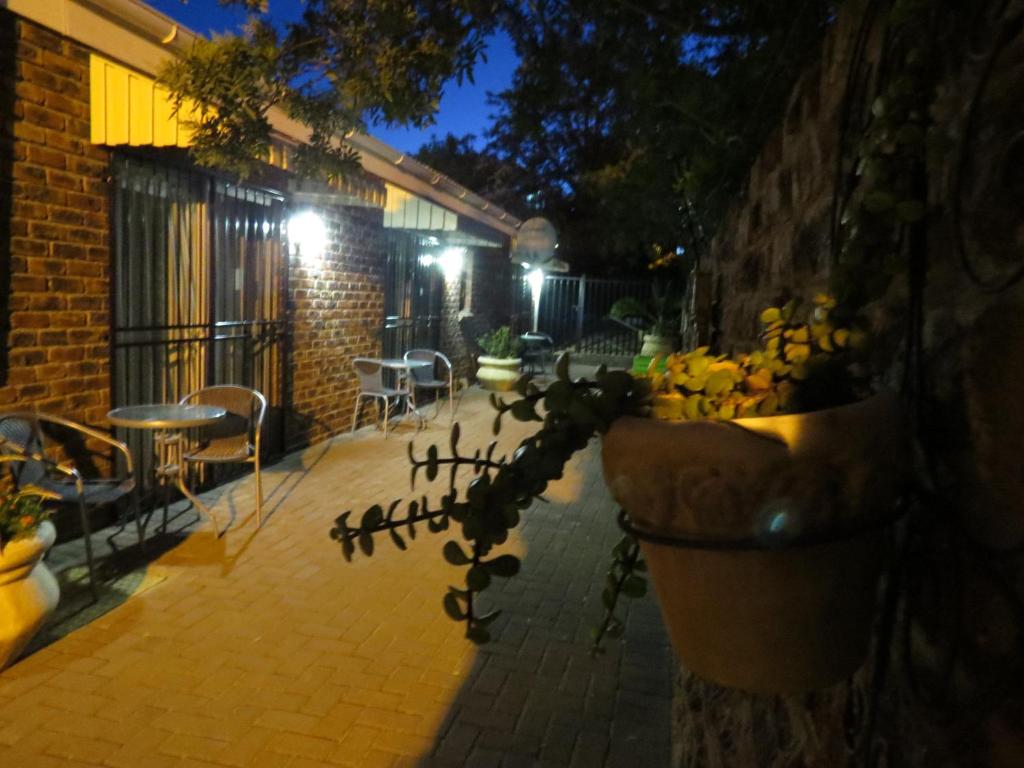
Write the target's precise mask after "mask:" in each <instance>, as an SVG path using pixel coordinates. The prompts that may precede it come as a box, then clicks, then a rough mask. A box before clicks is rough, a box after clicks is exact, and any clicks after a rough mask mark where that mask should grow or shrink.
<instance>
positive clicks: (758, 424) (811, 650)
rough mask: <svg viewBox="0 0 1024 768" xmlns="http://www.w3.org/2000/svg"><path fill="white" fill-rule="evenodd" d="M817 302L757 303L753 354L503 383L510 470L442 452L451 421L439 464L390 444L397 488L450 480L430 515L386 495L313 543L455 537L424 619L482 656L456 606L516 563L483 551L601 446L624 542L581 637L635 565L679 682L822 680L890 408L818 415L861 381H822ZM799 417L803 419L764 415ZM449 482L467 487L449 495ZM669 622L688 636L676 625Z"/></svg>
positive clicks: (887, 467)
mask: <svg viewBox="0 0 1024 768" xmlns="http://www.w3.org/2000/svg"><path fill="white" fill-rule="evenodd" d="M832 304H833V302H832V300H831V299H830V298H828V297H825V296H822V297H818V299H817V301H816V303H815V305H814V307H813V310H812V312H811V317H810V318H809V319H808V320H807V321H805V322H797V321H796V319H795V314H796V307H795V305H794V304H793V303H790V304H788V305H786V306H785V307H782V308H769V309H768V310H765V312H764V313H762V316H761V319H762V321H763V322H764V324H765V334H764V347H763V348H762V349H759V350H756V351H755V352H752V353H751V354H749V355H745V356H741V357H739V358H735V359H732V360H729V359H726V358H725V357H723V356H712V355H709V354H708V350H707V348H701V349H698V350H694V351H693V352H691V353H687V354H685V355H676V356H672V357H670V358H669V359H668V361H667V365H666V367H665V369H664V370H665V373H664V374H660V373H656V372H654V371H656V370H657V367H658V366H657V365H656V364H653V365H652V366H651V367H652V374H651V375H650V376H645V377H641V378H634V377H633V376H631V375H630V374H629V373H627V372H625V371H607V370H604V369H599V371H598V373H597V376H596V379H595V380H594V381H587V380H575V381H573V380H571V379H570V377H569V375H568V359H567V358H566V357H564V356H563V357H562V358H561V359H560V360H559V362H558V364H557V366H556V372H557V380H556V381H554V382H553V383H551V384H550V385H549V386H548V387H547V388H546V389H545V390H543V391H542V390H540V389H538V388H537V387H536V386H535V385H534V384H533V383H532V382H531V381H530V380H529V379H528V378H527V377H523V378H520V379H519V380H518V381H517V383H516V390H517V392H518V393H519V394H520V395H521V396H522V397H521V399H519V400H516V401H514V402H505V401H503V400H501V399H500V398H498V397H497V396H495V395H492V403H493V405H494V406H495V408H496V409H497V410H498V415H497V418H496V420H495V430H496V431H497V430H498V429H499V428H500V423H501V419H502V417H503V416H504V415H505V414H511V416H512V417H513V418H516V419H518V420H522V421H538V422H541V427H540V428H539V430H538V431H537V433H536V434H534V435H532V436H531V437H528V438H527V439H525V440H523V441H522V443H521V444H520V446H519V447H518V448H517V450H516V451H515V452H514V453H513V454H512V455H511V456H509V457H496V456H494V450H495V449H494V446H493V445H492V447H491V448H489V449H488V450H487V452H486V453H481V452H480V451H476V452H475V453H474V454H472V455H465V454H462V453H460V452H459V446H458V443H459V427H458V425H457V424H456V425H455V426H454V427H453V429H452V435H451V442H450V454H449V455H447V456H442V455H441V454H440V452H439V451H438V449H437V447H436V446H430V447H429V448H428V450H427V452H426V454H425V455H424V456H423V457H416V456H415V455H413V453H412V451H411V450H410V461H411V463H412V467H413V472H412V474H413V480H414V481H415V478H416V476H417V474H418V473H419V472H420V471H423V473H424V474H425V475H426V476H427V478H428V479H429V480H432V479H434V478H435V477H436V476H437V474H438V472H439V471H440V469H441V467H442V466H447V467H449V468H450V480H449V491H448V493H447V494H446V495H445V496H444V497H443V498H442V499H441V500H440V501H439V502H438V503H437V504H435V505H431V503H430V502H429V501H428V500H427V499H426V498H423V499H422V500H421V501H413V502H411V503H410V504H409V505H408V506H407V508H406V510H405V511H404V513H403V512H402V511H400V509H399V506H400V505H399V502H398V501H396V502H394V503H392V504H391V505H390V506H389V507H388V509H387V510H385V509H384V508H383V507H381V506H374V507H371V508H370V509H369V510H367V511H366V512H365V513H364V514H363V515H362V517H361V518H360V519H359V521H358V522H356V521H355V520H353V518H352V515H351V513H350V512H346V513H344V514H342V515H341V516H339V517H338V518H337V520H336V521H335V527H334V528H333V530H332V536H333V537H334V538H335V539H337V540H338V541H339V542H340V543H341V546H342V550H343V554H344V555H345V556H346V557H351V556H352V555H353V554H354V552H355V549H356V547H359V548H360V549H361V550H362V552H363V553H364V554H371V553H372V552H373V549H374V538H373V537H374V535H375V534H377V533H380V532H383V531H387V532H388V533H389V535H390V536H391V538H392V539H393V540H394V541H395V543H396V545H398V546H400V547H404V546H405V540H404V537H403V533H408V534H411V535H414V534H415V528H416V526H417V525H418V524H426V525H427V526H428V527H429V529H430V530H431V531H434V532H439V531H443V530H446V529H448V528H449V527H450V526H456V527H458V528H459V529H460V530H461V533H462V536H463V538H464V539H465V540H466V542H467V544H468V548H465V547H463V546H462V545H460V544H458V543H457V542H454V541H450V542H448V543H447V544H446V545H445V546H444V549H443V554H444V556H445V558H446V559H447V560H448V561H449V562H450V563H452V564H454V565H458V566H463V567H465V568H466V569H467V572H466V580H465V584H463V585H459V586H453V587H451V588H450V589H449V592H448V594H447V595H446V596H445V599H444V609H445V611H446V612H447V613H448V615H449V616H450V617H452V618H453V619H455V620H458V621H462V622H465V624H466V633H467V636H468V637H469V638H471V639H472V640H474V641H477V642H486V641H487V639H488V637H489V631H488V629H487V627H488V626H489V624H490V623H491V622H492V621H493V620H494V618H495V616H496V614H495V613H491V614H488V615H480V613H479V610H478V608H477V607H476V606H478V605H479V602H478V601H475V596H476V595H477V594H478V593H479V592H481V591H482V590H485V589H486V588H487V587H488V585H489V584H490V583H491V581H492V580H493V579H494V578H500V577H509V576H512V575H514V574H515V573H516V572H517V571H518V568H519V562H518V560H517V559H516V558H515V557H513V556H512V555H507V554H505V555H497V556H495V555H494V554H493V550H494V548H495V547H497V546H500V545H501V544H502V543H504V541H505V540H506V539H507V537H508V533H509V530H510V529H511V528H512V527H514V526H515V525H517V524H518V522H519V519H520V514H521V511H522V510H524V509H526V508H527V507H529V506H530V505H531V504H532V503H533V501H534V500H535V499H536V498H537V497H539V496H540V495H541V494H543V493H544V490H545V488H546V487H547V483H548V482H550V481H551V480H555V479H557V478H559V477H561V474H562V469H563V467H564V465H565V463H566V462H567V461H568V459H569V458H570V457H571V456H572V455H573V453H575V452H576V451H577V450H579V449H581V448H583V447H584V446H586V445H587V443H588V442H589V441H590V439H591V438H592V437H593V436H595V435H598V434H600V435H604V436H605V437H604V450H603V462H604V468H605V473H606V480H607V482H608V485H609V488H610V489H611V491H612V494H613V496H614V497H615V498H616V499H617V500H618V501H619V502H620V503H622V504H623V505H624V506H625V508H626V509H627V510H628V512H629V513H630V515H628V516H624V519H623V524H624V527H626V529H627V531H628V532H629V534H630V535H627V537H626V538H625V539H624V540H623V542H621V543H620V545H619V546H617V547H616V549H615V552H614V558H615V559H614V563H613V566H612V569H611V571H610V573H609V584H608V586H607V588H606V590H605V593H604V595H603V599H604V603H605V607H606V609H607V614H606V616H605V619H604V622H603V623H602V625H601V627H600V628H599V629H598V630H597V633H596V634H597V638H596V640H597V643H600V641H601V640H602V639H603V638H604V637H605V636H616V635H618V634H619V633H621V631H622V624H621V622H620V621H619V619H618V618H617V617H616V615H615V608H616V604H617V601H618V599H619V596H620V595H623V594H625V595H627V596H636V595H640V594H643V592H644V591H645V589H646V582H645V581H644V579H643V576H642V574H643V572H644V571H645V570H646V567H647V566H646V564H645V560H646V561H648V562H649V563H650V568H651V572H652V576H653V578H654V583H655V588H656V591H657V595H658V597H659V600H660V602H661V606H662V611H663V614H664V615H665V619H666V623H667V624H668V625H669V628H670V634H671V636H672V638H673V641H674V643H675V647H676V650H677V652H678V654H679V655H680V657H681V658H682V659H683V661H684V663H689V664H691V665H693V668H694V671H696V672H698V673H701V674H703V675H705V676H707V677H709V678H710V679H713V680H715V681H716V682H720V683H724V684H726V685H733V686H737V687H741V688H745V689H749V690H757V691H778V692H781V691H795V690H809V689H811V688H815V687H821V686H824V685H827V684H830V683H832V682H835V681H836V680H838V679H841V678H842V677H843V676H845V675H846V674H848V673H849V672H850V671H851V670H852V669H853V668H855V667H856V666H857V665H858V664H859V663H860V661H861V660H862V659H863V655H864V652H865V650H866V644H867V637H868V634H869V632H870V627H871V618H872V615H873V607H874V589H873V586H874V583H875V580H876V578H877V575H878V572H879V559H878V556H877V553H878V551H879V546H878V544H879V537H880V535H881V531H882V530H883V528H884V526H885V524H886V523H887V522H888V520H889V519H890V514H891V510H892V508H893V506H892V505H893V502H894V496H895V492H896V487H897V484H898V480H899V475H900V467H901V466H902V464H903V463H904V462H903V456H904V451H903V448H902V440H901V439H900V434H901V433H900V428H899V419H898V417H897V409H896V408H895V403H894V402H893V400H892V399H890V398H886V397H882V398H875V399H868V400H865V401H863V402H859V403H858V402H854V403H853V404H847V405H844V406H839V407H832V408H823V406H832V405H833V402H831V401H834V400H836V399H838V400H839V401H840V402H842V401H843V400H848V401H856V400H857V398H858V397H859V396H860V395H862V394H863V390H862V387H863V384H864V383H863V382H862V381H860V380H859V379H858V378H857V377H855V376H849V375H845V376H840V373H841V372H843V371H847V372H848V371H849V370H851V366H852V365H853V361H854V359H855V357H856V351H857V349H858V348H860V347H861V346H862V343H863V342H862V336H863V335H862V334H860V333H858V332H856V331H852V330H849V329H846V328H837V327H835V326H834V325H833V324H832V322H831V321H830V319H829V312H830V309H831V307H832ZM825 395H828V396H829V397H828V398H826V397H825ZM539 409H543V415H542V414H541V413H539V412H538V411H539ZM804 409H816V411H817V412H816V413H811V414H807V415H806V416H797V415H780V414H784V413H785V412H786V411H789V410H804ZM652 416H653V417H655V418H651V417H652ZM663 419H672V420H676V421H678V422H679V423H676V424H671V423H665V421H663ZM686 422H693V423H686ZM718 422H723V423H718ZM651 446H658V450H657V451H656V452H655V451H651V450H650V447H651ZM461 469H469V470H471V472H472V475H473V476H472V478H471V479H470V480H469V482H468V484H467V487H466V491H465V494H464V495H460V493H459V490H458V489H457V479H458V474H459V471H460V470H461ZM634 537H635V538H634ZM637 538H638V539H639V540H640V541H639V543H638V542H637V541H636V539H637ZM641 552H642V553H643V555H644V559H641ZM688 611H697V612H698V614H699V615H700V617H701V621H703V622H706V624H707V625H706V626H702V627H701V629H700V631H695V630H694V629H693V625H692V622H693V619H692V617H691V616H689V615H688V614H687V612H688ZM716 611H717V613H716ZM688 622H689V623H688ZM730 638H731V639H732V640H734V641H735V642H732V643H729V642H726V641H728V640H729V639H730Z"/></svg>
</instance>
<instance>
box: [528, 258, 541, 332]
mask: <svg viewBox="0 0 1024 768" xmlns="http://www.w3.org/2000/svg"><path fill="white" fill-rule="evenodd" d="M526 282H527V283H529V284H530V296H531V297H532V298H533V332H534V333H536V332H537V325H538V323H539V321H540V292H541V291H542V290H544V270H543V269H541V268H540V267H537V268H536V269H534V270H533V271H531V272H530V273H529V274H528V275H527V276H526Z"/></svg>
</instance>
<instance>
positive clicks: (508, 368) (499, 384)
mask: <svg viewBox="0 0 1024 768" xmlns="http://www.w3.org/2000/svg"><path fill="white" fill-rule="evenodd" d="M477 361H478V362H479V363H480V368H479V370H477V372H476V378H477V381H479V382H480V386H481V387H483V388H484V389H489V390H492V391H494V392H508V391H509V390H511V389H512V388H513V387H514V386H515V383H516V380H517V379H518V378H519V368H520V366H521V365H522V362H523V361H522V360H521V359H520V358H518V357H487V356H486V355H481V356H480V357H479V358H477Z"/></svg>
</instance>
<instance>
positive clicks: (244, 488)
mask: <svg viewBox="0 0 1024 768" xmlns="http://www.w3.org/2000/svg"><path fill="white" fill-rule="evenodd" d="M457 416H458V418H459V421H460V422H461V423H462V425H463V445H464V446H469V445H473V444H480V445H486V443H487V441H489V440H490V439H491V437H490V422H491V418H492V412H491V411H490V409H489V407H488V405H487V403H486V399H485V398H484V397H483V394H482V393H480V392H479V391H475V390H470V391H469V392H468V393H467V394H466V396H465V397H464V398H463V401H462V402H461V404H460V406H459V411H458V413H457ZM524 433H525V432H524V427H523V425H517V424H513V423H510V424H509V425H508V428H507V429H506V430H505V432H504V434H503V435H502V442H501V444H502V445H503V446H514V445H515V442H516V441H517V440H518V439H519V438H521V436H522V435H523V434H524ZM410 436H411V429H406V430H405V431H404V432H403V431H401V430H400V432H399V434H398V435H395V436H393V437H391V438H389V439H388V440H387V441H385V440H384V439H383V438H382V435H381V434H380V433H379V432H376V431H373V430H371V429H365V430H362V431H360V432H358V433H356V435H354V436H343V437H341V438H338V439H335V440H333V441H330V442H328V443H323V444H320V445H317V446H313V447H311V448H309V449H307V450H305V451H303V452H301V453H296V454H293V455H291V456H289V457H287V458H286V459H285V460H283V461H281V462H280V463H278V464H276V465H275V466H273V467H270V468H268V469H267V470H266V474H265V477H264V487H265V489H266V492H267V494H268V500H267V502H266V510H268V511H269V514H267V515H266V519H265V520H264V524H263V527H262V528H261V529H260V530H256V528H255V519H254V517H253V515H252V513H251V510H252V495H251V494H252V481H251V479H250V478H243V479H241V480H240V481H238V482H236V483H233V484H231V485H229V486H225V487H222V488H220V489H217V490H215V491H212V492H210V493H209V494H207V496H206V498H208V499H209V500H211V501H212V502H213V503H215V505H216V509H217V510H218V511H219V512H220V513H221V517H222V518H226V517H228V516H231V517H233V520H232V522H231V525H230V528H229V529H228V531H227V533H226V534H225V535H224V536H222V537H220V538H217V537H216V536H215V535H214V534H213V533H212V531H211V528H210V526H209V525H208V524H205V523H204V524H201V525H199V526H197V527H196V528H195V530H193V531H192V532H190V533H189V534H188V536H187V537H186V538H184V540H183V541H182V543H181V544H180V545H178V546H176V547H175V548H173V549H171V550H169V551H167V552H165V553H164V554H163V555H162V556H160V557H159V558H158V559H157V560H156V561H155V562H153V563H152V564H151V565H149V570H150V572H151V574H152V575H153V576H154V577H157V578H155V579H154V580H155V581H157V582H158V583H156V585H155V586H152V587H150V588H148V589H146V590H144V591H142V592H140V593H139V594H136V595H133V596H132V597H131V598H130V599H128V600H127V601H126V602H125V603H123V604H122V605H120V606H118V607H117V608H115V609H114V610H113V611H111V612H109V613H107V614H106V615H104V616H102V617H101V618H99V619H97V620H96V621H94V622H93V623H91V624H89V625H87V626H86V627H84V628H82V629H80V630H78V631H76V632H73V633H72V634H70V635H68V636H67V637H65V638H63V639H61V640H59V641H57V642H56V643H54V644H52V645H50V646H48V647H46V648H44V649H42V650H40V651H39V652H37V653H35V654H33V655H31V656H29V657H27V658H25V659H23V660H22V661H21V662H19V663H18V664H16V665H14V666H13V667H11V668H10V669H8V670H6V671H4V672H3V673H0V766H3V768H33V767H35V766H40V767H46V766H109V767H110V768H164V767H165V766H166V767H167V768H171V767H173V768H185V767H186V766H195V767H197V768H198V767H200V766H205V767H206V768H213V767H214V766H275V767H278V768H307V767H311V766H357V767H359V768H373V767H374V766H486V767H488V768H489V767H491V766H573V767H574V768H590V767H591V766H594V767H597V766H631V767H632V766H665V765H668V762H669V751H670V749H669V720H670V696H671V676H672V663H671V660H670V651H669V650H668V645H667V640H666V637H665V634H664V630H663V628H662V625H661V621H660V618H659V617H658V613H657V607H656V606H655V605H654V603H653V600H652V599H651V598H645V599H643V600H639V601H631V604H630V607H629V618H628V622H627V631H626V638H625V642H624V643H622V644H621V645H617V646H616V645H613V646H612V647H611V648H610V649H609V652H608V654H607V655H605V656H603V657H599V658H592V657H591V656H590V654H589V652H588V639H589V634H590V628H591V627H592V626H593V625H594V624H595V622H596V621H597V619H598V618H599V615H600V611H601V608H600V590H601V587H602V584H603V580H604V573H605V571H606V569H607V555H606V553H607V552H608V551H609V550H610V548H611V547H612V546H613V545H614V543H615V542H616V541H617V539H618V536H619V534H618V531H617V529H616V526H615V522H614V511H615V509H614V506H613V504H612V502H611V500H610V499H609V497H608V495H607V493H606V491H605V489H604V486H603V483H602V480H601V473H600V461H599V452H598V449H597V446H592V447H591V449H589V450H588V451H587V452H586V453H585V454H583V455H581V456H579V457H577V458H576V459H575V460H574V461H573V463H572V465H571V466H570V468H569V469H568V471H567V472H566V476H565V478H564V479H563V480H562V481H560V482H558V483H556V484H553V485H552V486H551V488H550V491H549V493H548V498H549V499H550V503H548V504H538V505H535V507H534V508H533V509H531V510H530V511H528V513H526V514H525V515H524V524H523V525H522V526H521V528H520V529H519V531H518V533H517V535H516V536H515V538H514V540H513V541H512V542H510V546H509V549H508V551H514V552H517V553H518V554H520V555H522V556H523V558H524V562H523V569H522V572H521V574H520V575H519V576H518V577H516V578H515V579H511V580H508V581H503V582H499V583H498V585H496V586H495V587H492V589H491V592H492V593H493V594H492V595H491V600H492V602H493V603H495V605H496V606H497V607H501V608H502V609H503V610H504V611H505V613H504V615H503V616H502V617H501V618H500V619H499V620H498V622H497V623H496V624H495V626H494V629H495V635H496V639H495V641H494V642H493V643H491V644H490V645H489V646H486V647H483V648H477V647H475V646H473V645H472V644H471V643H469V642H468V641H466V640H465V639H464V638H463V637H462V636H461V626H460V625H456V624H455V623H453V622H451V621H450V620H448V619H447V618H446V617H445V616H444V615H443V614H442V611H441V598H442V596H443V594H444V591H445V587H446V585H447V584H449V583H458V580H459V579H460V577H461V571H459V570H458V569H455V568H452V567H450V566H448V565H447V564H446V563H445V562H444V561H443V560H442V558H441V555H440V545H441V543H442V542H443V540H444V539H443V537H444V536H445V534H440V535H433V536H432V535H429V534H427V532H426V531H425V530H423V531H422V532H421V534H420V535H419V536H418V537H417V539H416V541H415V542H413V543H412V544H411V546H410V548H409V550H408V551H406V552H400V551H398V550H397V549H396V548H395V547H394V546H392V545H391V544H390V542H388V541H387V540H386V539H382V540H380V541H379V542H378V548H377V552H376V553H375V554H374V556H373V557H372V558H365V557H357V558H356V559H355V561H354V562H353V563H351V564H347V563H345V562H344V561H343V559H342V558H341V555H340V551H339V548H338V546H337V544H336V543H335V542H333V541H331V540H330V538H329V537H328V530H329V528H330V525H331V521H332V520H333V518H334V517H335V516H336V515H337V514H338V513H339V512H341V511H344V510H345V509H349V508H352V509H355V510H359V511H361V510H362V509H364V508H365V507H366V506H367V505H368V504H370V503H373V502H376V501H380V500H382V499H391V498H397V497H399V496H401V495H403V494H407V492H408V479H407V478H408V468H407V464H406V458H405V452H406V443H407V441H408V439H409V437H410ZM431 441H436V442H438V443H439V444H440V445H442V446H444V445H446V444H447V425H446V424H445V423H444V422H443V420H442V421H441V422H440V423H437V422H435V423H432V424H431V426H430V427H428V429H427V430H426V431H424V432H421V433H420V434H419V435H417V436H416V438H415V444H416V445H417V446H419V447H420V449H421V450H422V449H423V448H425V446H426V445H428V444H429V443H430V442H431ZM420 490H426V491H427V492H431V491H432V492H433V493H434V494H440V493H441V492H442V491H443V490H444V488H443V487H442V486H440V485H436V486H435V487H433V488H430V487H428V486H424V487H423V488H421V489H420Z"/></svg>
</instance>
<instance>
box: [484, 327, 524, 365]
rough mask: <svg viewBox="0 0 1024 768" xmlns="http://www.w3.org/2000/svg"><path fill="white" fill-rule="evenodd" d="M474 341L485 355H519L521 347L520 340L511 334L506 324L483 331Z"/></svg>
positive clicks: (503, 356) (505, 356)
mask: <svg viewBox="0 0 1024 768" xmlns="http://www.w3.org/2000/svg"><path fill="white" fill-rule="evenodd" d="M476 343H477V344H479V345H480V349H482V350H483V351H484V353H485V354H486V355H488V356H490V357H500V358H506V359H507V358H513V357H519V353H520V352H521V351H522V348H523V344H522V342H521V341H519V339H517V338H516V337H515V336H513V335H512V329H511V328H509V327H508V326H507V325H503V326H501V327H500V328H495V329H494V330H492V331H490V332H489V333H485V334H484V335H483V336H481V337H480V338H478V339H477V340H476Z"/></svg>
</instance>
